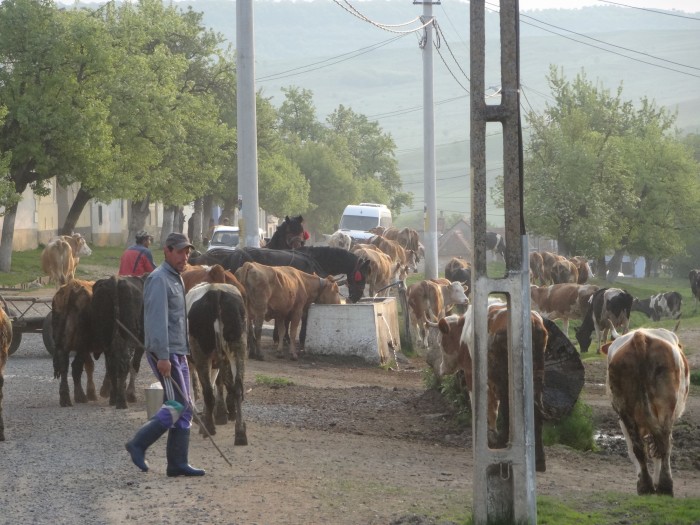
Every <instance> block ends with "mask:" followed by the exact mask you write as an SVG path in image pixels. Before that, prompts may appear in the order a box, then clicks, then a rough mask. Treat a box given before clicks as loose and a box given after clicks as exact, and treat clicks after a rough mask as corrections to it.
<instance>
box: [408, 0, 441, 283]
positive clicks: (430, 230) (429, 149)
mask: <svg viewBox="0 0 700 525" xmlns="http://www.w3.org/2000/svg"><path fill="white" fill-rule="evenodd" d="M413 3H414V5H415V4H423V16H422V17H421V21H422V23H423V24H428V22H430V23H429V24H428V25H426V26H425V28H424V30H423V40H421V43H420V45H421V47H422V48H423V195H424V199H425V207H424V223H423V242H424V243H425V278H426V279H435V278H437V276H438V267H437V266H438V248H437V199H436V191H435V186H436V182H435V111H434V105H433V23H432V21H433V4H436V5H439V4H440V2H439V0H437V1H430V0H428V1H425V2H419V1H417V0H414V2H413Z"/></svg>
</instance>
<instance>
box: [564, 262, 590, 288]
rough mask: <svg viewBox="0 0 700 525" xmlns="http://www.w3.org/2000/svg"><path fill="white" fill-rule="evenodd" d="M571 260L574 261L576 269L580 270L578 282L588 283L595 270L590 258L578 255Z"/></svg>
mask: <svg viewBox="0 0 700 525" xmlns="http://www.w3.org/2000/svg"><path fill="white" fill-rule="evenodd" d="M569 260H570V261H571V262H572V263H574V265H575V266H576V270H577V271H578V280H577V281H576V282H577V283H578V284H586V283H587V282H588V279H590V278H591V277H593V270H591V265H590V264H588V259H586V258H585V257H582V256H580V255H577V256H576V257H572V258H571V259H569Z"/></svg>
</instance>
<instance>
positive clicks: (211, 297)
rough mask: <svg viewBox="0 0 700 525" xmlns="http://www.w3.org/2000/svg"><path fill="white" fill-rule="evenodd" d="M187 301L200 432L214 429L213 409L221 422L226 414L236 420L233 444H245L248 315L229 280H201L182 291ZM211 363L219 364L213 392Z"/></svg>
mask: <svg viewBox="0 0 700 525" xmlns="http://www.w3.org/2000/svg"><path fill="white" fill-rule="evenodd" d="M186 301H187V320H188V323H189V341H190V348H191V351H192V361H193V362H194V366H195V369H196V370H197V375H198V376H199V380H200V382H201V385H202V394H203V398H204V417H203V420H204V421H203V423H204V424H203V428H200V429H199V432H200V433H201V434H202V435H206V432H205V428H206V430H207V431H208V432H209V434H211V435H214V434H215V433H216V428H215V426H214V412H215V411H216V414H217V421H216V423H218V424H223V423H226V422H227V420H228V418H229V417H230V418H231V419H232V420H234V421H235V425H236V427H235V438H234V445H247V444H248V437H247V435H246V427H245V422H244V421H243V412H242V405H243V392H244V390H243V381H244V374H245V361H246V352H247V338H246V329H247V326H248V316H247V314H246V308H245V301H244V299H243V296H242V295H241V293H240V291H239V290H238V288H236V287H235V286H233V285H230V284H218V283H216V284H210V283H202V284H199V285H197V286H195V287H194V288H192V289H191V290H190V291H189V292H187V296H186ZM213 368H218V369H219V374H218V375H217V382H216V388H217V395H216V396H214V389H213V387H212V383H211V376H212V369H213ZM224 386H225V387H226V393H227V394H226V403H225V404H224V395H223V389H224ZM227 409H228V410H227Z"/></svg>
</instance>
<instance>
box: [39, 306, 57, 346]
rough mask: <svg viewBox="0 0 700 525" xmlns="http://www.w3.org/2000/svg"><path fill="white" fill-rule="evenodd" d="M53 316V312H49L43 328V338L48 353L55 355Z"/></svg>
mask: <svg viewBox="0 0 700 525" xmlns="http://www.w3.org/2000/svg"><path fill="white" fill-rule="evenodd" d="M51 314H52V312H49V313H48V314H46V317H45V318H44V323H43V325H42V327H41V337H42V339H43V340H44V346H45V347H46V351H47V352H48V353H49V354H51V355H53V354H54V351H55V349H56V346H55V345H54V344H53V325H52V324H51Z"/></svg>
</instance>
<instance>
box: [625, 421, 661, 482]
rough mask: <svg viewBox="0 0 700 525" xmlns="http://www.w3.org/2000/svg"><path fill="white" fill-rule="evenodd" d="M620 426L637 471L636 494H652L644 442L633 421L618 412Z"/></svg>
mask: <svg viewBox="0 0 700 525" xmlns="http://www.w3.org/2000/svg"><path fill="white" fill-rule="evenodd" d="M619 416H620V428H621V429H622V433H623V434H624V436H625V441H626V442H627V453H628V454H629V457H630V459H631V460H632V463H634V466H635V469H636V471H637V494H639V495H640V496H643V495H645V494H654V492H655V491H654V482H653V480H652V479H651V475H650V474H649V469H648V467H647V458H646V454H645V453H644V442H643V441H642V437H641V435H640V434H639V428H638V427H637V424H636V423H635V421H634V420H633V419H632V418H631V417H629V416H628V415H626V414H619Z"/></svg>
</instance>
